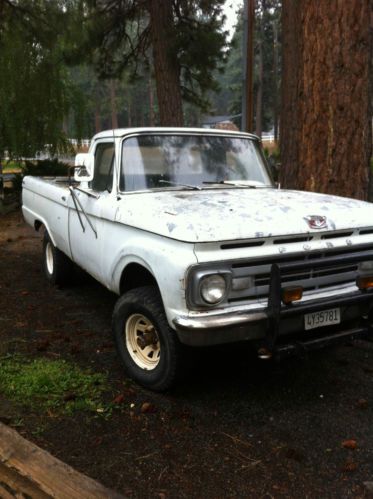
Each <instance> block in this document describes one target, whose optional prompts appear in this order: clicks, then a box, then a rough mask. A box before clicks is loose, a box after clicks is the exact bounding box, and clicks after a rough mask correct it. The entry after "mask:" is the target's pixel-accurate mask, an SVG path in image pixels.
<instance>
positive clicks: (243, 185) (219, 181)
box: [202, 180, 258, 189]
mask: <svg viewBox="0 0 373 499" xmlns="http://www.w3.org/2000/svg"><path fill="white" fill-rule="evenodd" d="M202 184H206V185H214V184H218V185H230V186H231V187H246V188H247V189H256V188H257V187H258V186H257V185H252V184H237V183H236V182H230V181H229V180H216V182H213V181H209V180H206V181H204V182H202Z"/></svg>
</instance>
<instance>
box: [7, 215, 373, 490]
mask: <svg viewBox="0 0 373 499" xmlns="http://www.w3.org/2000/svg"><path fill="white" fill-rule="evenodd" d="M0 249H1V258H0V334H1V343H0V355H4V354H6V353H9V352H21V353H23V354H25V355H27V356H29V357H31V358H38V357H41V356H48V357H49V358H63V359H67V360H69V361H71V362H74V363H76V364H78V365H79V366H81V367H91V368H92V369H93V370H94V371H97V372H107V373H108V376H109V382H110V390H109V391H108V393H107V394H106V395H105V396H106V398H107V400H108V401H112V400H113V399H115V398H117V397H118V396H119V399H117V400H120V403H119V405H120V407H119V408H118V409H116V410H114V411H113V413H112V415H111V416H110V417H109V416H107V417H102V416H100V415H96V416H92V415H89V414H86V413H77V414H75V415H74V416H72V417H67V416H64V417H57V416H56V415H54V414H49V415H44V414H42V413H38V411H35V410H34V411H30V409H28V408H27V407H22V406H15V405H14V404H12V403H11V402H10V401H9V400H6V399H5V398H4V397H3V396H2V395H1V393H0V419H1V420H2V421H5V422H6V423H7V424H10V425H11V426H16V427H17V429H18V431H20V432H21V433H22V434H23V435H24V436H26V437H27V438H29V439H30V440H32V441H34V442H36V443H37V444H38V445H40V446H42V447H43V448H45V449H47V450H49V451H50V452H52V453H53V454H54V455H55V456H57V457H58V458H60V459H62V460H64V461H66V462H68V463H69V464H70V465H72V466H74V467H75V468H77V469H78V470H79V471H82V472H84V473H86V474H88V475H90V476H91V477H92V478H95V479H98V480H100V481H101V482H103V483H104V484H105V485H107V486H109V487H111V488H114V489H116V490H118V491H119V492H122V493H123V494H125V495H126V496H129V497H136V498H137V497H138V498H146V497H149V498H151V497H158V498H161V499H163V498H168V497H175V498H186V497H188V498H189V497H196V498H200V497H207V498H210V497H211V498H219V497H250V498H256V497H258V498H261V497H268V498H271V497H275V498H277V497H295V498H298V497H307V498H320V497H322V498H327V497H338V498H342V497H343V498H345V497H373V495H369V494H370V492H369V491H368V489H367V487H366V486H365V485H364V482H369V481H373V426H372V423H373V343H372V344H371V343H366V342H361V343H358V344H354V345H347V346H343V347H339V348H336V349H331V350H325V351H322V352H319V353H315V354H312V355H311V356H309V357H307V358H303V359H293V360H290V361H286V362H282V363H280V364H276V363H261V362H260V361H258V360H256V359H255V357H253V355H252V354H250V352H249V351H247V349H246V348H243V347H242V346H229V347H224V348H215V349H209V350H201V351H198V352H196V356H195V360H196V362H195V367H194V368H193V371H192V372H191V373H190V375H189V376H188V378H187V379H186V380H185V381H184V382H183V383H182V384H181V385H179V386H178V387H177V388H176V389H175V390H174V391H173V392H171V393H168V394H166V395H159V394H154V393H149V392H147V391H145V390H143V389H141V388H139V387H138V386H136V385H135V384H133V383H131V381H129V380H127V379H126V378H125V375H124V374H123V372H122V369H121V366H120V364H119V362H118V359H117V356H116V353H115V351H114V347H113V343H112V339H111V332H110V320H111V312H112V308H113V305H114V303H115V300H116V297H115V296H113V295H112V294H110V293H109V292H108V291H106V290H105V289H104V288H103V287H101V286H100V285H99V284H97V283H95V282H94V281H93V280H91V279H90V278H89V277H87V276H85V274H78V276H77V278H76V282H75V284H73V285H72V286H71V287H69V288H65V289H58V288H52V287H50V286H49V285H47V283H46V281H45V280H44V277H43V274H42V268H41V237H40V235H38V234H35V233H34V232H33V231H32V230H31V229H29V228H27V227H26V226H25V225H24V223H23V221H22V216H21V214H20V213H18V212H16V213H12V214H10V215H7V216H6V217H2V218H0ZM351 441H352V442H351Z"/></svg>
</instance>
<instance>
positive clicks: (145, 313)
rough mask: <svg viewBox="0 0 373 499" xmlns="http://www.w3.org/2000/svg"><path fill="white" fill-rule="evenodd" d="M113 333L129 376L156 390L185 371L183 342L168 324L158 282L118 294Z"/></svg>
mask: <svg viewBox="0 0 373 499" xmlns="http://www.w3.org/2000/svg"><path fill="white" fill-rule="evenodd" d="M113 334H114V339H115V343H116V347H117V351H118V353H119V356H120V358H121V360H122V363H123V365H124V369H125V371H126V373H127V374H128V375H129V377H131V378H132V379H133V380H135V381H136V382H137V383H138V384H139V385H142V386H144V387H145V388H149V389H151V390H154V391H165V390H167V389H169V388H170V387H171V386H172V385H174V384H175V382H176V380H177V379H178V377H179V376H180V374H181V372H182V362H183V358H182V345H181V344H180V342H179V340H178V338H177V336H176V333H175V331H173V330H172V329H171V328H170V326H169V325H168V322H167V319H166V316H165V313H164V308H163V303H162V299H161V296H160V294H159V291H158V289H157V288H156V287H155V286H144V287H141V288H136V289H133V290H132V291H129V292H127V293H126V294H124V295H123V296H121V297H120V298H119V300H118V301H117V303H116V305H115V308H114V312H113Z"/></svg>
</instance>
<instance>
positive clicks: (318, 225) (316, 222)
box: [304, 215, 328, 229]
mask: <svg viewBox="0 0 373 499" xmlns="http://www.w3.org/2000/svg"><path fill="white" fill-rule="evenodd" d="M304 219H305V221H306V222H307V223H308V226H309V228H310V229H326V228H327V226H328V223H327V220H326V217H322V216H320V215H309V216H308V217H305V218H304Z"/></svg>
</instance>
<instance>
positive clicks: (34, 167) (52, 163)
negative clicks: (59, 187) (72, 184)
mask: <svg viewBox="0 0 373 499" xmlns="http://www.w3.org/2000/svg"><path fill="white" fill-rule="evenodd" d="M68 169H69V165H67V164H66V163H61V162H59V161H58V159H43V160H38V161H27V160H26V161H25V166H24V168H23V175H32V176H34V177H56V176H62V177H65V176H67V175H68Z"/></svg>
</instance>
